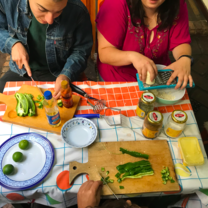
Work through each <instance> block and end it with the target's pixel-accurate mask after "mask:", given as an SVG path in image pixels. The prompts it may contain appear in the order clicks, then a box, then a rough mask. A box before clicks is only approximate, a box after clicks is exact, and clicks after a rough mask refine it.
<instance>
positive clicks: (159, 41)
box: [152, 30, 168, 59]
mask: <svg viewBox="0 0 208 208" xmlns="http://www.w3.org/2000/svg"><path fill="white" fill-rule="evenodd" d="M167 31H168V30H163V31H158V30H157V32H156V38H157V42H156V44H155V45H154V46H153V48H152V56H153V58H154V59H157V58H158V57H157V52H158V51H159V50H160V46H161V44H162V42H163V41H164V40H165V39H166V38H167Z"/></svg>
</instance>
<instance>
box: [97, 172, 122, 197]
mask: <svg viewBox="0 0 208 208" xmlns="http://www.w3.org/2000/svg"><path fill="white" fill-rule="evenodd" d="M98 174H99V175H100V177H101V178H103V179H104V177H103V176H102V175H101V173H100V172H99V171H98ZM105 185H106V186H107V187H108V189H109V190H110V192H111V193H112V194H113V195H114V196H115V198H116V199H117V200H119V198H118V197H117V196H116V194H115V193H114V192H113V190H112V189H111V188H110V186H109V185H108V184H107V183H106V184H105Z"/></svg>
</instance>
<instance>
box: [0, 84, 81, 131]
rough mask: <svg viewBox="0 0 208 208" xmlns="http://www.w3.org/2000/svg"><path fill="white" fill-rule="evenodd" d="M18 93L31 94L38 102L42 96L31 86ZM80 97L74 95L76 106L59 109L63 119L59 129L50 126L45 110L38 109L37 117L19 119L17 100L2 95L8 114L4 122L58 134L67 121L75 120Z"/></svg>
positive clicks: (5, 115)
mask: <svg viewBox="0 0 208 208" xmlns="http://www.w3.org/2000/svg"><path fill="white" fill-rule="evenodd" d="M45 90H46V89H42V91H45ZM18 92H21V93H30V94H32V95H33V96H34V100H37V96H38V95H41V93H40V91H39V89H38V88H37V87H33V86H29V85H22V87H21V88H20V89H19V90H18ZM79 101H80V97H79V96H76V95H73V102H74V105H73V107H72V108H69V109H68V108H65V107H61V108H59V113H60V117H61V125H60V126H58V127H52V126H50V125H49V124H48V120H47V117H46V114H45V110H44V108H43V109H39V108H36V114H37V115H36V116H32V117H30V116H25V117H19V116H17V114H16V111H15V109H16V105H17V101H16V98H15V96H14V94H13V95H4V94H2V93H0V103H4V104H6V106H7V108H6V112H5V114H4V115H3V118H2V120H3V121H6V122H9V123H13V124H19V125H22V126H26V127H30V128H34V129H39V130H43V131H48V132H52V133H56V134H60V133H61V128H62V126H63V125H64V123H65V122H66V121H68V120H69V119H71V118H73V116H74V113H75V111H76V109H77V106H78V105H79Z"/></svg>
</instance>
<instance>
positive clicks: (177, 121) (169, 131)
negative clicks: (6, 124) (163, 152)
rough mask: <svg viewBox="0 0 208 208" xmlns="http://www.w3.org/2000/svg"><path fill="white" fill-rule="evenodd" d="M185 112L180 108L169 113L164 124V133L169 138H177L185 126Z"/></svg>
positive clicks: (186, 117)
mask: <svg viewBox="0 0 208 208" xmlns="http://www.w3.org/2000/svg"><path fill="white" fill-rule="evenodd" d="M187 119H188V116H187V114H186V113H185V112H184V111H182V110H175V111H173V112H172V113H171V115H169V117H168V119H167V123H166V124H165V127H164V131H165V134H166V135H167V136H169V137H171V138H177V137H178V136H180V134H181V133H182V131H183V130H184V129H185V127H186V121H187Z"/></svg>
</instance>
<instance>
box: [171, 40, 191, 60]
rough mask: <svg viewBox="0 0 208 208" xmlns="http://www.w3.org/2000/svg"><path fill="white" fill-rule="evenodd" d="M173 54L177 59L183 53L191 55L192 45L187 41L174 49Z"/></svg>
mask: <svg viewBox="0 0 208 208" xmlns="http://www.w3.org/2000/svg"><path fill="white" fill-rule="evenodd" d="M172 52H173V56H174V58H175V60H176V61H177V60H178V59H179V57H180V56H182V55H189V56H190V55H191V46H190V45H189V44H187V43H184V44H181V45H179V46H177V47H175V48H174V49H173V51H172Z"/></svg>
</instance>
